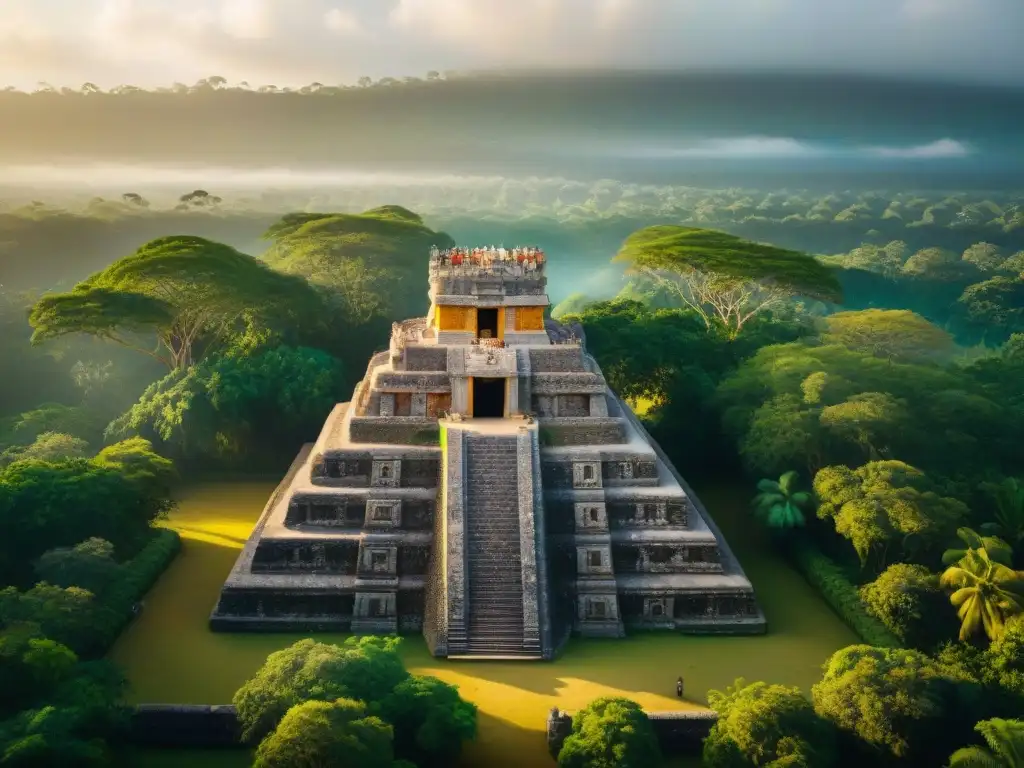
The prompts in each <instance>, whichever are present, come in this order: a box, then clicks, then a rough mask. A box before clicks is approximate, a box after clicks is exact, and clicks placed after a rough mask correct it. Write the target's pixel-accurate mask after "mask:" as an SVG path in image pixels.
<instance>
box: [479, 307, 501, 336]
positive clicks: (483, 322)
mask: <svg viewBox="0 0 1024 768" xmlns="http://www.w3.org/2000/svg"><path fill="white" fill-rule="evenodd" d="M476 337H477V338H478V339H496V338H498V310H497V308H496V307H492V308H490V309H478V310H477V311H476Z"/></svg>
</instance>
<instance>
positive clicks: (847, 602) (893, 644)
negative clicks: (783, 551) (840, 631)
mask: <svg viewBox="0 0 1024 768" xmlns="http://www.w3.org/2000/svg"><path fill="white" fill-rule="evenodd" d="M789 550H790V553H791V555H792V558H793V562H794V563H795V564H796V566H797V567H798V568H799V569H800V572H801V573H803V575H804V578H805V579H807V581H808V582H810V584H811V585H812V586H813V587H815V588H816V589H817V590H818V591H819V592H821V596H822V597H824V598H825V600H826V601H827V602H828V604H829V605H830V606H831V607H832V610H834V611H835V612H836V613H837V614H839V616H841V617H842V618H843V620H844V621H845V622H846V623H847V624H848V625H849V626H850V628H851V629H852V630H853V631H854V632H856V633H857V635H858V636H859V637H860V638H861V640H863V641H864V642H865V643H868V644H869V645H874V646H878V647H885V648H898V647H899V646H900V641H899V638H897V637H896V636H895V635H894V634H893V633H892V632H890V631H889V630H888V629H887V628H886V626H885V625H884V624H883V623H882V622H880V621H879V620H878V619H877V618H875V617H874V616H872V615H870V614H869V613H868V611H867V608H866V606H865V604H864V602H863V601H862V600H861V599H860V595H859V594H858V593H857V587H856V585H855V584H854V583H852V582H851V581H850V579H849V577H848V576H847V575H846V573H844V572H843V570H842V569H841V568H839V567H838V566H837V565H836V564H835V563H834V562H832V561H831V560H830V559H829V558H828V557H826V556H825V555H823V554H822V553H821V552H820V551H819V550H818V549H817V548H816V547H814V546H813V545H812V544H810V543H808V542H807V541H806V540H804V539H792V540H791V541H790V542H789Z"/></svg>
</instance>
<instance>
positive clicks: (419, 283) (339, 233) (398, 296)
mask: <svg viewBox="0 0 1024 768" xmlns="http://www.w3.org/2000/svg"><path fill="white" fill-rule="evenodd" d="M264 237H265V238H266V239H268V240H271V241H272V245H271V247H270V249H269V251H268V252H267V255H266V259H267V262H268V263H270V264H272V265H274V266H275V267H276V268H278V269H280V270H281V271H282V272H286V273H288V274H293V275H301V276H303V277H305V278H307V279H308V280H309V281H310V282H311V283H313V284H314V285H316V286H319V287H322V288H323V289H325V290H326V291H327V293H328V295H329V296H330V297H331V298H332V299H334V303H335V304H336V306H338V308H340V309H341V310H342V312H343V313H344V315H345V317H346V319H347V320H349V321H351V322H366V321H368V320H370V319H371V318H373V317H375V316H380V317H385V318H387V319H388V320H389V321H391V320H394V319H399V318H402V317H408V316H409V315H411V314H416V313H418V312H420V311H423V310H425V308H426V306H425V302H426V289H425V285H424V283H423V279H424V275H425V273H426V268H427V260H428V258H429V251H430V247H431V246H432V245H436V246H437V247H438V248H448V247H451V246H453V245H454V244H455V243H454V241H453V240H452V239H451V238H450V237H449V236H448V235H446V234H445V233H443V232H435V231H434V230H432V229H430V227H428V226H426V225H425V224H424V223H423V220H422V219H421V218H420V216H419V215H417V214H415V213H413V212H412V211H410V210H408V209H406V208H402V207H401V206H397V205H385V206H381V207H379V208H373V209H371V210H368V211H364V212H363V213H361V214H357V215H356V214H343V213H294V214H288V215H286V216H284V217H283V218H282V219H281V220H280V221H278V222H277V223H275V224H274V225H273V226H271V227H270V229H268V230H267V232H266V233H265V234H264ZM420 307H422V308H423V309H422V310H421V309H420Z"/></svg>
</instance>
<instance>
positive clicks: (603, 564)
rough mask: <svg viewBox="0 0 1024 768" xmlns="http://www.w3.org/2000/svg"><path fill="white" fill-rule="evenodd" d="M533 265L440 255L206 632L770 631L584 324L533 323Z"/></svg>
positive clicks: (300, 461)
mask: <svg viewBox="0 0 1024 768" xmlns="http://www.w3.org/2000/svg"><path fill="white" fill-rule="evenodd" d="M425 255H426V254H425ZM545 266H546V261H545V259H544V255H543V253H542V252H539V251H538V250H536V249H511V250H504V249H452V250H451V251H445V252H439V251H438V250H437V249H433V250H432V251H431V253H430V261H429V281H430V290H429V296H430V310H429V312H428V314H427V316H426V317H423V318H416V319H413V320H408V321H406V322H403V323H396V324H395V325H394V326H393V329H392V334H391V343H390V346H389V348H388V349H387V350H385V351H383V352H380V353H378V354H376V355H374V357H373V358H372V359H371V360H370V363H369V365H368V366H367V369H366V376H365V377H364V378H363V380H362V381H361V382H360V383H359V384H358V386H356V388H355V391H354V393H353V395H352V399H351V401H350V402H348V403H341V404H339V405H337V406H336V407H335V408H334V410H333V412H332V413H331V414H330V416H329V417H328V419H327V422H326V424H325V425H324V428H323V431H322V432H321V434H320V437H319V438H318V439H317V441H316V442H315V443H314V444H312V445H308V446H306V447H305V448H303V450H302V451H301V453H300V454H299V456H298V457H297V458H296V459H295V461H294V462H293V464H292V466H291V468H290V469H289V471H288V473H287V475H286V477H285V479H284V481H283V482H282V483H281V485H280V486H279V487H278V488H277V490H276V491H275V493H274V494H273V496H272V497H271V499H270V501H269V502H268V504H267V507H266V509H265V510H264V513H263V515H262V517H261V518H260V520H259V522H258V523H257V525H256V528H255V529H254V531H253V533H252V536H251V538H250V539H249V541H248V543H247V544H246V545H245V547H244V549H243V551H242V553H241V555H240V556H239V558H238V561H237V563H236V564H235V566H234V568H233V570H232V572H231V574H230V576H229V577H228V580H227V582H226V583H225V584H224V587H223V591H222V592H221V596H220V599H219V601H218V603H217V605H216V607H215V608H214V611H213V614H212V616H211V620H210V623H211V626H212V628H213V629H215V630H224V631H242V630H249V631H253V630H255V631H272V630H289V631H296V630H301V631H316V630H322V631H327V630H332V631H338V630H340V631H351V632H354V633H377V634H379V633H392V632H401V633H412V632H422V633H423V636H424V637H425V639H426V642H427V644H428V646H429V648H430V651H431V652H432V653H433V654H434V655H435V656H446V657H449V658H480V657H485V658H486V657H489V658H526V659H529V658H536V659H540V658H544V659H550V658H552V657H553V656H554V655H555V653H556V652H557V650H558V649H559V648H560V647H561V645H562V644H563V643H564V642H565V641H566V639H568V637H569V636H570V635H571V634H574V633H575V634H578V635H583V636H601V637H622V636H623V635H624V634H625V633H626V632H627V631H629V630H630V629H634V628H635V629H641V628H643V629H664V630H677V631H683V632H695V633H696V632H699V633H707V632H720V633H756V632H763V631H764V630H765V619H764V615H763V614H762V612H761V610H760V608H759V607H758V604H757V601H756V599H755V596H754V592H753V589H752V588H751V585H750V582H749V581H748V579H747V578H746V576H745V575H744V573H743V570H742V569H741V567H740V565H739V563H738V562H737V561H736V559H735V557H734V556H733V555H732V553H731V551H730V550H729V547H728V545H727V544H726V542H725V541H724V539H723V538H722V536H721V534H720V532H719V531H718V528H717V527H716V526H715V523H714V521H713V520H712V518H711V517H710V516H709V515H708V514H707V512H706V510H705V509H704V508H703V506H702V505H701V503H700V501H699V500H698V499H697V497H696V496H695V495H694V494H693V492H692V491H691V490H690V488H689V486H688V485H687V484H686V483H685V481H684V480H683V479H682V478H681V477H680V476H679V475H678V473H677V472H676V471H675V469H674V468H673V467H672V465H671V463H670V462H669V461H668V459H667V458H666V456H665V455H664V453H663V452H662V451H661V449H660V448H659V447H658V446H657V445H656V444H655V443H654V442H653V441H652V440H651V438H650V436H649V435H648V434H647V432H646V431H645V430H644V428H643V426H642V425H641V423H640V421H639V420H638V419H637V418H636V417H635V416H634V415H633V413H632V411H631V410H630V408H629V407H628V406H627V405H626V404H625V403H624V402H623V401H621V400H620V399H619V398H618V397H616V395H615V393H614V392H612V391H611V390H609V388H608V385H607V383H606V382H605V380H604V377H603V376H602V374H601V370H600V368H599V367H598V365H597V363H596V362H595V361H594V358H593V357H591V356H590V355H589V354H587V350H586V343H585V338H584V334H583V330H582V328H580V327H579V326H574V327H565V326H563V325H561V324H559V323H556V322H554V321H551V320H547V319H545V316H544V315H545V310H546V308H547V306H548V297H547V294H546V284H547V280H546V277H545V274H544V273H545ZM680 439H685V435H681V436H680Z"/></svg>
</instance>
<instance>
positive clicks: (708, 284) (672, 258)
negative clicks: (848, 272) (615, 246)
mask: <svg viewBox="0 0 1024 768" xmlns="http://www.w3.org/2000/svg"><path fill="white" fill-rule="evenodd" d="M615 259H616V261H622V262H626V263H627V264H629V269H630V271H631V272H633V273H636V274H640V275H644V276H645V277H647V278H650V279H651V280H653V282H654V284H655V285H657V286H658V287H659V288H662V289H664V290H666V291H668V292H670V293H672V294H674V295H675V297H677V298H678V299H679V301H680V302H682V304H684V305H685V306H687V307H689V308H690V309H692V310H693V311H694V312H696V313H697V314H698V315H699V316H700V318H701V319H702V320H703V321H704V324H705V326H706V327H707V328H708V329H710V328H711V325H712V323H717V324H718V325H720V326H721V327H722V328H723V329H725V332H726V333H727V334H728V335H729V337H730V338H735V337H736V336H738V335H739V334H740V332H741V331H742V330H743V327H744V326H745V325H746V324H747V322H748V321H749V320H750V319H751V318H753V317H755V316H756V315H758V314H759V313H763V312H766V311H768V310H770V309H771V308H773V307H778V306H780V305H781V304H782V303H783V302H784V301H785V300H786V299H787V298H790V297H792V296H793V295H799V296H806V297H807V298H811V299H818V300H821V301H831V302H838V301H839V300H840V298H841V293H842V292H841V290H840V287H839V281H838V280H837V279H836V276H835V275H834V274H833V271H832V270H830V269H829V268H828V267H826V266H825V265H823V264H822V263H821V262H819V261H817V260H816V259H814V258H813V257H812V256H809V255H807V254H803V253H798V252H795V251H790V250H786V249H783V248H777V247H774V246H770V245H763V244H760V243H754V242H751V241H749V240H744V239H742V238H739V237H736V236H735V235H730V234H728V233H726V232H718V231H715V230H709V229H698V228H695V227H673V226H665V225H661V226H654V227H647V228H645V229H641V230H639V231H638V232H634V233H633V234H632V235H630V236H629V237H628V238H626V242H625V243H623V245H622V248H621V249H620V250H619V253H618V255H616V257H615Z"/></svg>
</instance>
